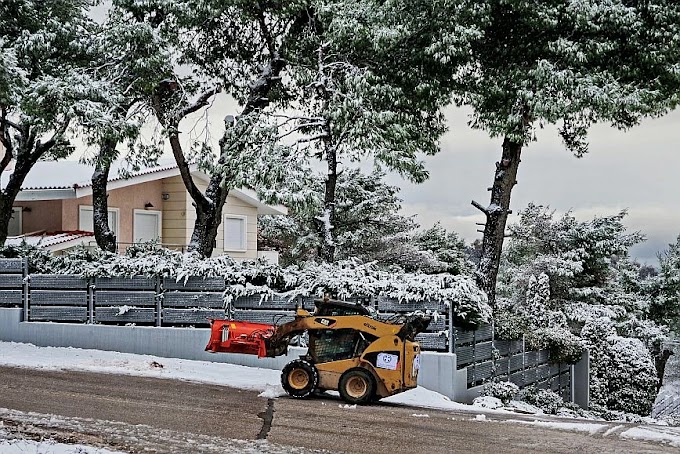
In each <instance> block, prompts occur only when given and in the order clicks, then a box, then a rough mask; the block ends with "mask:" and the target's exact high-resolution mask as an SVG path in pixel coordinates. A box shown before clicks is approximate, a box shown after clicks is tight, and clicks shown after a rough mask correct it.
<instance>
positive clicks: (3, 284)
mask: <svg viewBox="0 0 680 454" xmlns="http://www.w3.org/2000/svg"><path fill="white" fill-rule="evenodd" d="M23 285H24V277H23V276H22V275H21V274H0V288H9V289H14V288H21V287H22V286H23Z"/></svg>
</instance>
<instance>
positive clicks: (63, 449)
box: [0, 422, 123, 454]
mask: <svg viewBox="0 0 680 454" xmlns="http://www.w3.org/2000/svg"><path fill="white" fill-rule="evenodd" d="M0 424H1V422H0ZM0 452H1V453H2V454H26V453H29V452H34V453H49V454H123V453H122V452H121V451H111V450H108V449H103V448H95V447H93V446H85V445H72V444H66V443H59V442H56V441H54V440H43V441H34V440H27V439H25V438H14V437H12V436H11V434H9V433H8V432H6V431H4V430H3V429H2V428H0Z"/></svg>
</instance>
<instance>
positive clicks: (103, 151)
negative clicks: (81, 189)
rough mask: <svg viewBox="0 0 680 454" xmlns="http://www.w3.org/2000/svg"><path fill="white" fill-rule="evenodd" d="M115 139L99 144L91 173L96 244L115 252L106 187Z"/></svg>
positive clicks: (104, 249) (114, 237)
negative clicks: (97, 155)
mask: <svg viewBox="0 0 680 454" xmlns="http://www.w3.org/2000/svg"><path fill="white" fill-rule="evenodd" d="M115 148H116V141H114V140H105V141H104V142H103V143H102V144H101V145H100V150H99V157H98V159H97V162H96V164H95V168H94V173H93V174H92V216H93V220H92V225H93V226H94V237H95V240H96V241H97V245H98V246H99V247H100V248H101V249H102V250H103V251H108V252H116V235H115V234H114V233H113V231H112V230H111V228H110V226H109V204H108V194H107V193H106V187H107V183H108V180H109V170H110V169H111V161H110V157H111V156H112V154H113V150H115Z"/></svg>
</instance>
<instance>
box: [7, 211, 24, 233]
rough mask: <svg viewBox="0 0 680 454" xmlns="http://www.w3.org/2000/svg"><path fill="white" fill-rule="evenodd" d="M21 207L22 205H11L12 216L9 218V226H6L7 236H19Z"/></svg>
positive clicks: (20, 230)
mask: <svg viewBox="0 0 680 454" xmlns="http://www.w3.org/2000/svg"><path fill="white" fill-rule="evenodd" d="M22 215H23V208H22V207H12V217H11V218H10V220H9V226H8V228H7V236H19V235H21V234H22V233H23V232H22V228H23V225H22V218H21V216H22Z"/></svg>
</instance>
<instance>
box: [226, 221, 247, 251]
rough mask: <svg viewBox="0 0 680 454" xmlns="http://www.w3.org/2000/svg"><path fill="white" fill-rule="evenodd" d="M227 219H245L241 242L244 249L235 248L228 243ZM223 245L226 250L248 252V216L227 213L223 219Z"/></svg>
mask: <svg viewBox="0 0 680 454" xmlns="http://www.w3.org/2000/svg"><path fill="white" fill-rule="evenodd" d="M227 219H238V220H240V221H243V235H242V238H241V242H242V244H243V249H233V248H231V247H229V245H227ZM222 224H223V230H222V233H223V237H224V239H223V241H222V243H223V245H224V251H225V252H247V251H248V216H243V215H238V214H225V215H224V219H223V222H222Z"/></svg>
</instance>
